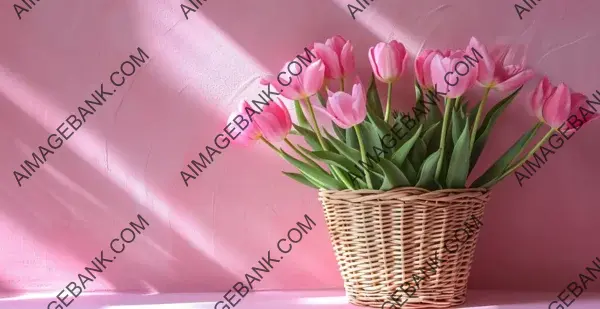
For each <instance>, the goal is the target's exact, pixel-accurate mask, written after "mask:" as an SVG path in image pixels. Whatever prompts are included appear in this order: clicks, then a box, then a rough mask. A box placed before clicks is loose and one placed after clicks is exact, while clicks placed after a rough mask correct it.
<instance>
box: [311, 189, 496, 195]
mask: <svg viewBox="0 0 600 309" xmlns="http://www.w3.org/2000/svg"><path fill="white" fill-rule="evenodd" d="M401 191H420V192H421V193H420V194H427V193H437V194H440V193H442V194H443V193H477V192H481V193H482V194H485V193H489V192H491V190H490V189H485V188H459V189H441V190H433V191H430V190H427V189H424V188H418V187H398V188H393V189H390V190H373V189H359V190H351V189H343V190H329V189H319V192H322V193H325V194H334V193H342V192H354V193H358V194H381V193H385V192H401Z"/></svg>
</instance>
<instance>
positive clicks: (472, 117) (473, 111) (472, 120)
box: [469, 101, 482, 123]
mask: <svg viewBox="0 0 600 309" xmlns="http://www.w3.org/2000/svg"><path fill="white" fill-rule="evenodd" d="M481 103H482V101H480V102H479V103H477V105H475V107H473V108H472V109H471V110H470V111H469V122H470V123H475V117H477V109H479V106H480V105H481Z"/></svg>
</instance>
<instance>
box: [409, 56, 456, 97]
mask: <svg viewBox="0 0 600 309" xmlns="http://www.w3.org/2000/svg"><path fill="white" fill-rule="evenodd" d="M451 54H452V51H451V50H446V51H444V52H442V51H441V50H439V49H438V50H432V49H425V50H423V51H421V52H420V53H419V55H418V56H417V59H416V60H415V75H416V76H417V82H418V83H419V85H421V87H423V88H427V89H433V88H435V85H434V84H433V81H432V80H431V60H433V57H435V55H440V56H442V57H448V56H450V55H451Z"/></svg>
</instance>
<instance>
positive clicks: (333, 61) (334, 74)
mask: <svg viewBox="0 0 600 309" xmlns="http://www.w3.org/2000/svg"><path fill="white" fill-rule="evenodd" d="M314 49H315V52H316V54H317V56H318V57H319V58H320V59H322V60H323V63H324V64H325V77H326V78H329V79H334V80H335V79H340V78H343V77H346V76H348V75H349V74H351V73H352V72H354V53H353V51H354V47H353V46H352V43H350V41H346V40H345V39H344V38H343V37H341V36H339V35H336V36H334V37H332V38H330V39H327V41H325V44H323V43H315V44H314Z"/></svg>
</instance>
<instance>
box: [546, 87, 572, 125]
mask: <svg viewBox="0 0 600 309" xmlns="http://www.w3.org/2000/svg"><path fill="white" fill-rule="evenodd" d="M570 112H571V93H570V91H569V88H568V87H567V85H565V84H564V83H561V84H560V85H558V87H557V88H556V90H555V91H554V93H552V95H550V97H549V98H548V99H547V100H546V101H545V102H544V107H543V109H542V116H543V118H544V121H545V122H546V123H547V124H548V125H549V126H551V127H553V128H558V127H560V126H561V125H562V124H563V123H564V122H565V121H566V120H567V118H568V117H569V114H570Z"/></svg>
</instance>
